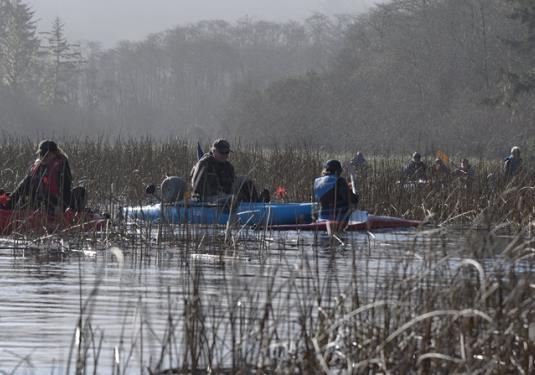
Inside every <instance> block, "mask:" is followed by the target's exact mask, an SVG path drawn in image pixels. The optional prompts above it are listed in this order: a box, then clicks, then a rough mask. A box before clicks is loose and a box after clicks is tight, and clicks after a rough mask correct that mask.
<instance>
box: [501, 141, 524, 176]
mask: <svg viewBox="0 0 535 375" xmlns="http://www.w3.org/2000/svg"><path fill="white" fill-rule="evenodd" d="M521 168H522V159H521V158H520V148H519V147H517V146H514V147H513V148H512V149H511V155H509V156H508V157H506V158H505V161H504V163H503V173H504V175H505V177H506V178H511V177H513V176H515V175H516V174H517V173H518V172H519V171H520V169H521Z"/></svg>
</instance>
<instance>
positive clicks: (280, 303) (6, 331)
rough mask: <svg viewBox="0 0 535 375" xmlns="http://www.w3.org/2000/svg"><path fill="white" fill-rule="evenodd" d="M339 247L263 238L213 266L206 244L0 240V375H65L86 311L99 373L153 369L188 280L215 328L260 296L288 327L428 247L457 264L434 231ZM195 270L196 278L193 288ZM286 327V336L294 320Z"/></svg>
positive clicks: (448, 240)
mask: <svg viewBox="0 0 535 375" xmlns="http://www.w3.org/2000/svg"><path fill="white" fill-rule="evenodd" d="M341 240H342V242H344V244H341V243H339V242H338V241H335V242H334V244H331V243H330V242H329V241H328V240H327V239H326V238H324V237H321V236H320V237H319V238H317V237H316V236H314V235H313V234H311V233H307V234H303V235H299V234H297V233H295V232H289V233H271V234H268V235H267V237H265V238H264V237H262V238H260V239H255V240H252V241H247V240H245V239H241V240H239V244H238V246H237V249H238V250H236V254H235V255H237V256H238V258H237V259H229V258H224V259H223V260H222V259H221V258H220V257H219V255H218V254H220V251H219V250H218V247H217V246H214V245H210V246H208V245H206V243H207V241H208V240H207V239H202V240H198V241H197V242H196V243H197V245H196V246H194V247H193V248H194V249H193V250H192V246H190V247H189V249H186V248H185V247H183V246H180V245H165V244H164V245H160V246H159V247H156V246H155V247H154V248H153V249H152V250H151V251H149V252H148V253H147V254H144V255H143V256H141V255H140V254H139V252H137V251H135V250H124V251H122V252H118V251H115V250H113V251H112V250H110V249H106V248H105V247H103V248H93V249H90V248H87V249H85V251H76V252H74V253H72V252H71V253H67V254H65V255H58V253H57V252H54V251H51V250H43V249H41V250H40V251H38V250H34V251H22V250H13V249H12V247H13V244H12V243H11V242H10V241H9V240H8V239H5V240H4V241H0V247H1V248H2V250H0V282H1V285H2V292H1V294H0V369H1V370H2V371H4V373H11V372H12V371H14V372H15V373H20V374H51V373H53V374H65V373H67V370H68V369H69V368H70V372H71V373H72V372H73V368H74V363H73V362H74V359H72V358H74V354H72V353H71V351H73V349H75V348H76V345H75V344H74V342H75V341H76V340H75V337H76V327H77V324H78V320H79V318H80V316H82V317H83V318H84V319H85V318H87V317H89V316H90V320H89V321H90V326H91V329H92V333H93V336H94V340H95V343H96V344H94V345H93V348H95V347H98V346H99V340H102V342H101V350H100V354H99V356H98V368H99V373H111V372H112V370H111V369H112V367H113V363H114V362H115V363H119V364H120V365H121V366H122V368H123V369H124V368H128V369H130V370H128V371H127V373H142V365H141V364H142V363H143V364H144V366H145V367H146V366H147V364H153V365H154V364H155V363H156V362H157V360H158V358H159V355H160V350H161V342H162V340H163V338H164V337H165V332H166V327H167V326H168V322H169V320H168V318H169V316H173V319H174V321H175V322H177V327H178V328H177V330H178V331H179V332H180V330H181V328H180V327H181V318H182V317H183V314H184V299H185V298H187V297H188V296H189V295H190V294H191V291H192V289H193V286H194V285H198V287H199V294H200V295H201V298H202V300H203V303H204V311H205V314H207V315H208V316H210V317H212V318H213V319H212V320H213V321H212V322H207V324H208V325H210V324H212V325H215V324H217V323H216V322H217V321H218V317H221V316H225V314H226V311H228V308H229V306H232V305H234V304H238V305H239V306H242V307H241V308H243V309H244V311H245V309H246V310H247V316H249V317H251V316H254V315H255V312H254V311H257V313H258V316H260V315H261V314H262V313H263V308H262V306H263V304H262V302H263V301H265V299H266V296H267V295H268V291H270V292H269V296H270V297H269V298H270V299H271V301H272V302H273V310H274V311H273V314H274V315H276V316H277V319H281V320H287V321H288V322H289V323H291V322H292V320H293V318H294V317H295V315H296V314H297V311H296V310H298V309H299V306H302V300H303V299H309V300H311V301H314V300H315V299H317V298H318V295H321V296H323V297H322V298H323V299H328V298H333V300H334V298H335V297H337V296H340V295H346V296H347V295H351V294H352V293H354V292H355V290H356V288H355V287H354V285H355V284H354V282H355V278H357V279H358V284H359V287H358V293H359V295H360V298H366V295H367V294H368V295H376V294H377V290H378V289H380V282H381V280H382V279H383V278H384V276H385V275H388V276H389V277H392V275H393V273H396V272H398V273H400V272H401V271H400V267H399V265H400V264H401V263H403V264H404V267H403V277H406V276H407V274H409V275H418V274H420V273H421V272H422V269H423V268H424V267H426V259H427V257H428V255H426V254H427V253H428V252H429V249H432V251H433V253H434V259H437V258H438V259H444V261H446V262H448V263H451V262H456V259H457V261H458V259H459V257H460V256H461V254H460V253H459V250H460V248H461V246H460V244H461V243H462V242H463V241H464V239H463V236H460V235H459V233H453V234H451V233H444V232H440V233H439V232H436V233H435V232H433V231H431V232H428V233H424V234H421V233H417V232H414V231H400V232H386V233H374V234H373V235H369V234H365V233H354V234H348V235H347V236H345V237H343V238H341ZM17 246H18V247H24V244H18V245H17ZM76 250H81V249H76ZM231 255H232V253H231V251H229V252H228V253H227V256H229V257H230V256H231ZM354 270H357V275H358V276H355V272H354ZM196 271H198V272H197V273H196ZM194 275H200V276H199V278H198V279H197V280H199V281H198V283H197V284H195V283H194V280H195V279H196V278H195V276H194ZM400 278H401V275H400ZM352 280H353V281H352ZM352 282H353V284H352ZM272 285H273V286H272ZM296 301H301V302H299V303H298V302H296ZM300 304H301V305H300ZM313 304H314V302H312V305H313ZM247 305H248V306H247ZM84 306H85V307H84ZM169 312H171V314H169ZM285 327H286V328H285V330H286V332H287V333H289V334H291V333H292V332H291V331H292V330H293V329H294V328H293V324H287V325H285ZM217 329H218V330H222V331H224V328H222V327H218V328H217ZM221 336H222V337H225V334H224V333H222V334H221ZM140 338H142V339H140ZM177 342H179V343H180V342H181V340H180V339H177ZM176 350H177V352H180V350H179V349H176ZM74 351H76V350H74ZM96 356H97V354H95V353H93V354H91V353H90V355H89V357H90V358H91V360H93V359H94V358H95V357H96ZM223 356H224V355H223ZM70 357H71V360H70V361H69V358H70ZM90 367H91V366H90Z"/></svg>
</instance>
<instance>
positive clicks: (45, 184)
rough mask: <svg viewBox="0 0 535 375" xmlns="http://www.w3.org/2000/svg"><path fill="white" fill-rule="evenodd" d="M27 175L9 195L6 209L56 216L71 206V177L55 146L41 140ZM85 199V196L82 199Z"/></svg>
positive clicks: (67, 165)
mask: <svg viewBox="0 0 535 375" xmlns="http://www.w3.org/2000/svg"><path fill="white" fill-rule="evenodd" d="M37 154H38V158H37V159H36V160H35V162H34V163H33V164H32V166H31V167H30V171H29V173H28V175H27V176H26V177H25V178H24V179H23V180H22V181H21V182H20V183H19V185H18V186H17V188H16V189H15V190H14V191H13V192H12V193H11V194H10V195H9V207H10V208H12V209H22V208H26V207H30V208H32V209H44V210H46V211H47V212H48V213H51V214H58V213H60V212H63V211H65V210H66V209H67V208H68V207H69V205H70V204H71V188H72V175H71V168H70V166H69V159H68V158H67V155H66V154H65V152H63V150H62V149H61V148H59V147H58V145H57V144H56V142H54V141H50V140H44V141H41V142H40V143H39V146H38V149H37ZM84 199H85V196H84Z"/></svg>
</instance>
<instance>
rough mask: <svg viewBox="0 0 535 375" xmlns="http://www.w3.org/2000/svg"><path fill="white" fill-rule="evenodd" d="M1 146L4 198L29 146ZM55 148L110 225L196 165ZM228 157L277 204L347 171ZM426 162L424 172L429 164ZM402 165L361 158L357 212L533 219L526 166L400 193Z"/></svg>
mask: <svg viewBox="0 0 535 375" xmlns="http://www.w3.org/2000/svg"><path fill="white" fill-rule="evenodd" d="M0 146H1V147H0V160H2V161H3V162H2V166H1V170H0V179H1V183H2V186H3V188H4V189H5V190H7V191H10V190H12V189H13V188H14V187H15V186H16V184H17V182H18V181H20V180H21V179H22V177H23V176H24V175H25V174H26V173H27V170H28V168H29V166H30V165H31V163H32V162H33V159H34V155H35V145H34V144H33V143H32V142H30V141H29V140H27V139H19V138H10V137H7V136H6V137H4V138H3V139H2V141H1V144H0ZM61 146H62V147H63V148H64V150H65V151H66V152H67V154H68V155H69V157H70V163H71V168H72V170H73V175H74V185H75V186H76V185H83V186H85V187H86V188H87V189H88V192H89V198H90V202H89V203H90V206H91V207H94V208H96V209H97V210H99V211H105V212H108V213H110V214H112V216H113V217H115V215H116V214H117V212H118V209H119V207H121V206H124V205H142V204H145V203H147V197H146V196H145V193H144V189H145V187H146V185H147V184H149V183H156V184H159V183H160V182H161V181H162V180H163V178H164V177H165V176H166V175H177V176H181V177H184V178H185V179H186V180H189V173H190V170H191V168H192V166H193V165H194V163H195V161H196V145H194V144H189V143H188V142H186V141H184V140H180V139H173V140H169V141H167V142H161V141H159V142H157V141H155V140H153V139H151V138H140V139H126V140H125V139H116V140H114V141H113V142H109V141H108V140H107V139H104V138H97V139H71V140H67V141H65V142H63V143H62V144H61ZM205 148H206V149H208V146H205ZM234 151H235V152H233V153H232V154H231V161H232V163H233V164H234V166H235V169H236V171H237V173H238V174H243V175H248V176H249V177H251V178H252V179H253V180H254V181H255V182H256V185H257V187H258V188H260V189H261V188H267V189H268V190H270V191H271V193H272V196H273V195H274V194H273V193H274V191H275V189H276V188H277V187H278V186H283V187H285V188H286V191H287V193H286V196H285V197H283V198H280V199H282V200H285V201H299V202H309V201H311V200H312V184H313V181H314V178H315V177H317V176H318V175H319V174H320V172H321V168H322V164H323V162H324V161H325V160H327V159H330V158H333V157H336V158H339V159H340V160H341V161H342V162H343V163H346V162H347V161H348V160H350V159H351V157H352V155H349V154H345V155H344V154H338V155H334V156H333V155H332V154H329V153H327V152H325V151H323V150H321V149H319V148H316V147H312V146H307V145H281V146H275V147H273V148H271V149H269V150H267V149H264V148H261V147H259V146H256V147H247V148H242V147H241V146H240V144H239V143H238V144H237V146H236V147H234ZM428 159H429V160H427V162H428V163H427V164H428V168H429V166H430V164H431V160H432V159H434V156H430V157H429V158H428ZM407 160H408V157H407V158H404V157H396V156H392V157H388V158H384V157H380V156H369V157H368V167H367V168H366V169H365V170H364V171H363V172H362V173H360V174H359V178H358V182H357V183H358V187H359V189H358V190H359V192H360V195H361V203H360V207H361V208H362V209H365V210H368V211H369V212H371V213H374V214H382V215H394V216H403V217H407V218H413V219H425V218H427V219H429V220H431V221H432V222H433V223H435V224H441V223H449V224H463V225H465V226H466V225H468V226H470V224H471V223H473V222H476V223H477V224H478V225H479V226H483V227H484V226H487V227H493V226H494V225H497V224H501V223H510V224H520V225H523V224H526V223H528V222H530V221H531V218H532V217H533V207H534V203H535V202H534V200H535V189H534V185H535V184H534V182H535V175H534V174H533V171H532V170H531V169H529V166H526V168H525V169H524V172H523V173H522V174H520V175H518V176H516V177H515V178H514V179H512V180H505V179H504V178H503V174H502V172H501V166H502V162H501V161H500V160H476V159H473V160H471V162H472V165H473V166H474V168H475V171H476V176H475V178H474V179H473V180H472V181H471V182H470V183H469V184H468V185H467V184H465V183H464V182H463V181H461V180H459V179H455V178H451V179H450V180H448V181H447V184H445V185H444V186H439V184H433V183H431V184H427V185H422V186H419V187H418V188H415V189H407V188H404V185H403V184H399V183H398V182H399V180H400V177H401V170H402V168H403V166H404V165H405V164H406V162H407ZM451 167H452V168H454V164H453V163H452V165H451ZM348 180H349V179H348ZM273 198H275V199H277V198H276V197H273Z"/></svg>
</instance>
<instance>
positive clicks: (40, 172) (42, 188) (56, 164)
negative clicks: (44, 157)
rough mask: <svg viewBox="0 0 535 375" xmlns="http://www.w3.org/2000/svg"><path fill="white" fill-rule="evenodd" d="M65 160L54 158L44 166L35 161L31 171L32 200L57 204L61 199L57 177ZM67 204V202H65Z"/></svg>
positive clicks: (59, 157)
mask: <svg viewBox="0 0 535 375" xmlns="http://www.w3.org/2000/svg"><path fill="white" fill-rule="evenodd" d="M65 162H66V161H65V160H64V159H63V158H62V157H61V156H57V157H54V158H53V159H51V160H48V162H47V163H46V164H44V163H43V162H42V161H41V160H40V159H37V160H36V161H35V162H34V163H33V165H32V167H31V169H30V176H31V191H32V194H33V196H34V199H37V200H38V201H47V202H51V203H53V204H57V202H59V200H60V198H61V194H62V191H61V187H60V183H61V182H60V181H59V178H58V177H59V176H60V174H61V171H62V169H63V168H65ZM67 203H68V202H67Z"/></svg>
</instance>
